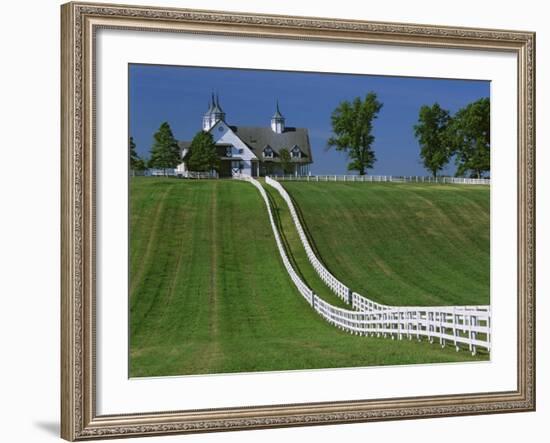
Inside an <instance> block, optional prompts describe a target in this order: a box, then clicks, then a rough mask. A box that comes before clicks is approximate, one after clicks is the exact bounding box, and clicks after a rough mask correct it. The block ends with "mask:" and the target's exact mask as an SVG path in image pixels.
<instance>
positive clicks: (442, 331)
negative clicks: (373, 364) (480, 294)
mask: <svg viewBox="0 0 550 443" xmlns="http://www.w3.org/2000/svg"><path fill="white" fill-rule="evenodd" d="M247 180H248V181H250V182H251V183H253V184H254V185H255V186H256V187H257V188H258V189H260V193H262V195H263V196H264V200H265V201H266V205H267V206H268V212H269V214H270V220H271V222H272V228H273V232H274V233H275V237H276V239H278V240H277V244H278V245H280V246H279V252H281V255H283V254H284V255H285V257H286V253H285V251H284V248H283V245H282V243H281V242H280V238H279V233H278V230H277V228H276V226H275V224H274V223H273V220H272V214H271V207H270V205H269V200H268V199H267V196H266V195H265V190H264V189H263V188H262V186H261V184H260V183H258V182H257V181H256V180H254V179H252V178H247ZM266 183H267V184H268V185H270V186H272V187H273V188H275V189H276V190H277V191H278V192H279V194H280V195H281V197H282V198H283V199H284V200H285V202H286V203H287V205H288V208H289V210H290V214H291V217H292V220H293V222H294V225H295V227H296V230H297V231H298V234H299V236H300V240H301V242H302V245H303V247H304V249H305V251H306V254H307V257H308V259H309V261H310V263H311V265H312V266H313V268H314V269H315V271H316V272H317V274H318V275H319V277H320V278H321V280H323V282H324V283H325V284H326V285H327V286H328V287H329V288H330V289H331V290H332V291H333V292H334V293H335V294H336V295H337V296H339V297H340V298H341V299H342V300H344V301H345V302H346V303H348V304H350V305H351V306H352V307H353V308H354V309H355V311H350V310H346V309H342V308H338V307H336V306H332V305H330V304H329V303H327V302H325V301H324V300H322V299H320V298H319V297H317V296H316V295H315V294H314V293H313V292H312V291H311V289H309V288H307V286H305V284H304V283H303V282H302V281H301V280H300V282H301V283H302V284H304V286H305V287H306V288H307V289H308V290H309V294H310V296H309V297H310V298H309V301H310V303H311V304H312V306H313V307H314V308H315V310H316V311H317V312H319V313H320V314H321V315H322V316H323V317H324V318H325V319H327V320H328V321H329V322H330V323H331V324H334V325H335V326H337V327H340V328H341V329H344V330H347V331H349V332H351V333H356V334H363V335H365V334H370V335H374V334H376V335H377V336H379V337H380V336H383V337H387V336H391V337H392V338H396V337H397V338H398V339H402V338H403V337H407V338H409V339H412V338H413V337H416V338H417V339H420V338H421V337H427V338H428V340H429V341H430V342H433V341H434V340H436V339H437V340H439V342H440V344H441V345H442V346H445V344H446V342H447V341H450V342H452V343H453V344H454V345H455V347H456V350H457V351H458V350H459V345H460V344H463V345H467V346H468V348H469V350H470V351H471V352H472V354H475V353H476V348H477V347H482V348H485V349H487V350H488V351H490V348H491V310H490V307H489V306H435V307H414V306H411V307H400V306H388V305H383V304H380V303H376V302H375V301H373V300H370V299H368V298H367V297H364V296H362V295H360V294H358V293H357V292H353V291H352V290H351V289H350V288H349V287H347V286H346V285H345V284H344V283H342V282H341V281H340V280H338V279H337V278H336V277H335V276H334V275H332V274H331V273H330V271H329V270H328V269H326V267H325V266H324V264H323V263H322V262H321V260H319V258H318V257H317V256H316V255H315V253H314V251H313V249H312V247H311V245H310V243H309V240H308V238H307V235H306V233H305V231H304V229H303V227H302V223H301V222H300V219H299V217H298V214H297V212H296V209H295V207H294V203H293V202H292V199H291V198H290V196H289V195H288V193H287V191H286V189H285V188H284V187H283V186H282V185H281V184H280V183H279V182H277V181H276V180H273V179H272V178H270V177H266ZM286 260H287V261H288V259H286ZM283 261H285V259H284V258H283ZM285 267H286V263H285ZM289 267H290V268H291V269H292V266H291V265H290V263H289ZM287 271H288V267H287ZM292 272H293V273H294V274H296V272H295V271H294V269H292ZM289 273H290V272H289ZM290 275H291V278H293V281H294V277H293V276H292V274H290ZM296 278H298V279H299V277H298V276H297V274H296ZM299 289H300V288H299ZM302 295H304V294H302Z"/></svg>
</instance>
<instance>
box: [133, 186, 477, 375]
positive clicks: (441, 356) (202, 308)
mask: <svg viewBox="0 0 550 443" xmlns="http://www.w3.org/2000/svg"><path fill="white" fill-rule="evenodd" d="M164 192H166V196H165V198H164V201H165V203H164V204H163V205H162V208H161V211H160V213H159V216H158V221H157V222H156V225H157V227H156V228H155V229H152V227H151V226H148V227H145V226H135V225H134V223H136V222H137V221H139V223H147V221H149V222H150V223H153V220H154V219H155V217H154V214H155V208H156V205H155V204H153V202H144V201H142V200H148V199H150V198H155V197H154V196H160V195H163V194H164ZM131 223H132V226H131V229H132V232H133V234H132V236H131V245H130V247H131V253H130V257H131V265H130V269H134V268H135V267H137V266H138V265H139V266H141V265H142V264H141V263H139V260H141V258H142V257H144V254H145V250H146V248H147V245H148V244H150V245H151V246H150V258H149V259H148V260H147V264H146V265H144V268H143V276H142V278H141V279H140V281H139V283H138V284H137V285H136V288H135V291H134V295H133V296H132V298H131V300H130V375H131V376H132V377H141V376H165V375H185V374H212V373H228V372H252V371H277V370H292V369H315V368H337V367H357V366H370V365H385V364H411V363H428V362H429V363H433V362H456V361H465V360H466V361H470V360H480V359H481V360H483V359H486V358H487V355H478V356H477V357H475V358H473V357H471V356H470V354H469V353H468V352H460V353H456V352H455V351H454V350H453V349H451V347H448V348H446V349H444V350H441V349H440V348H439V346H437V345H429V344H428V343H425V342H424V343H417V342H415V341H413V342H409V341H399V342H397V341H392V340H388V339H377V338H368V337H358V336H352V335H349V334H347V333H344V332H342V331H340V330H338V329H336V328H334V327H333V326H332V325H330V324H328V323H327V322H326V321H324V320H323V319H322V318H321V317H320V316H318V315H317V314H316V313H315V312H314V311H313V310H312V309H311V307H310V306H309V305H308V304H307V302H305V300H304V299H303V298H302V297H301V296H300V294H299V293H298V292H297V290H296V289H295V287H294V285H293V283H292V282H291V280H290V278H289V277H288V275H287V274H286V270H285V269H284V267H283V264H282V261H281V259H280V256H279V253H278V251H277V248H276V244H275V240H274V237H273V233H272V231H271V226H270V225H269V220H268V216H267V211H266V208H265V204H264V202H263V200H262V199H261V197H260V195H259V193H258V191H257V190H256V189H255V188H254V187H253V186H251V185H250V184H249V183H245V182H238V181H232V180H218V181H206V180H205V181H186V180H176V179H162V178H149V177H143V178H141V177H138V178H135V179H133V180H132V183H131ZM137 232H143V233H149V234H150V235H152V236H153V237H154V240H150V239H149V238H139V239H138V238H136V237H135V236H134V234H135V233H137ZM136 261H137V262H136ZM131 277H132V276H131ZM214 288H215V290H214ZM213 297H214V298H213ZM214 301H215V302H214Z"/></svg>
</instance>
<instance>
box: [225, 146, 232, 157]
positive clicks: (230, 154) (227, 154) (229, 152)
mask: <svg viewBox="0 0 550 443" xmlns="http://www.w3.org/2000/svg"><path fill="white" fill-rule="evenodd" d="M232 155H233V150H232V148H231V146H228V147H227V148H226V149H225V156H226V157H231V156H232Z"/></svg>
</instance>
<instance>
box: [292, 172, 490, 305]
mask: <svg viewBox="0 0 550 443" xmlns="http://www.w3.org/2000/svg"><path fill="white" fill-rule="evenodd" d="M284 186H285V187H286V189H287V190H288V191H289V193H290V194H291V196H292V197H293V199H294V200H295V202H296V203H297V204H298V206H299V208H300V211H301V215H302V217H303V218H304V220H305V222H306V225H307V228H308V230H309V234H310V235H311V238H312V239H313V243H314V244H315V247H316V248H317V250H318V252H319V255H320V257H321V258H322V259H323V261H324V262H325V264H326V265H327V267H328V269H330V270H331V271H332V272H333V273H334V274H335V275H336V276H337V277H339V278H340V279H341V280H342V281H343V282H344V283H346V284H347V285H349V286H350V287H351V288H352V289H353V290H355V291H357V292H359V293H361V294H363V295H366V296H369V297H370V298H372V299H374V300H376V301H379V302H381V303H386V304H393V305H445V304H446V305H449V304H488V303H489V252H490V251H489V188H488V187H486V186H462V185H433V184H418V185H417V184H410V183H409V184H396V183H305V182H302V183H291V182H285V183H284Z"/></svg>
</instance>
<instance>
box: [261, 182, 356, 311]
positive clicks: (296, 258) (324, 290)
mask: <svg viewBox="0 0 550 443" xmlns="http://www.w3.org/2000/svg"><path fill="white" fill-rule="evenodd" d="M264 189H265V190H266V192H267V194H268V196H269V198H270V201H271V207H272V209H273V214H274V217H275V220H276V222H277V225H278V227H279V232H280V234H281V238H282V239H283V242H284V243H285V247H286V250H287V254H288V256H289V258H290V260H291V262H292V265H293V266H294V269H295V270H296V271H297V272H298V273H299V274H300V276H301V277H302V280H303V281H304V282H305V283H306V284H307V285H308V286H309V287H310V288H311V289H313V291H314V292H315V294H317V295H318V296H319V297H321V298H322V299H323V300H325V301H327V302H328V303H331V304H332V305H334V306H339V307H341V308H347V309H351V308H350V306H349V305H348V304H346V303H345V302H344V301H343V300H342V299H341V298H340V297H338V296H337V295H336V294H334V292H332V290H331V289H330V288H329V287H328V286H327V285H326V284H325V283H324V282H323V280H321V278H320V277H319V275H318V274H317V272H315V269H314V268H313V266H312V265H311V264H310V262H309V259H308V258H307V254H306V251H305V249H304V247H303V245H302V241H301V240H300V235H299V234H298V231H297V230H296V227H295V225H294V222H293V220H292V216H291V215H290V211H289V209H288V205H287V204H286V202H285V201H284V200H283V198H282V197H281V195H280V194H279V192H277V190H276V189H274V188H273V187H271V186H268V185H264Z"/></svg>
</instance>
